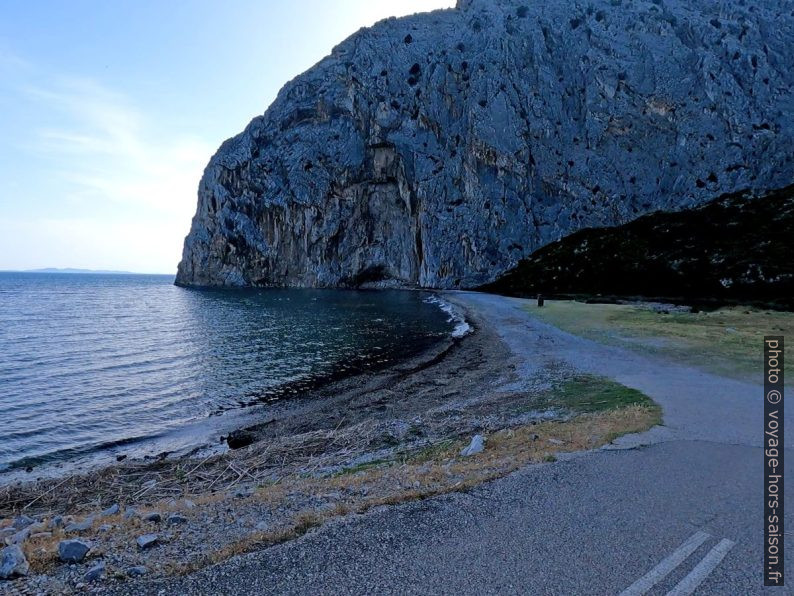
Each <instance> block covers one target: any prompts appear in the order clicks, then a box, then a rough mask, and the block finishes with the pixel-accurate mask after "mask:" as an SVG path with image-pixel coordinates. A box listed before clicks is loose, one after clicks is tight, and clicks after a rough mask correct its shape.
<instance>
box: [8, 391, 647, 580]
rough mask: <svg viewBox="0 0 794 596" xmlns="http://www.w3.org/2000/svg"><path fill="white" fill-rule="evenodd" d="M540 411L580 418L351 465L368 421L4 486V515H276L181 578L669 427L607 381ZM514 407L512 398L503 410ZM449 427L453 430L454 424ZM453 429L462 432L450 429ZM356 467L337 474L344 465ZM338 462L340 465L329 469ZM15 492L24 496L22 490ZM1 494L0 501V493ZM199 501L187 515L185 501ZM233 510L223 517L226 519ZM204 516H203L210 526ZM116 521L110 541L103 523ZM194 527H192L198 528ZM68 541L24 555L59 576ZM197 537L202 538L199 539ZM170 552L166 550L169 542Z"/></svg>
mask: <svg viewBox="0 0 794 596" xmlns="http://www.w3.org/2000/svg"><path fill="white" fill-rule="evenodd" d="M526 399H527V400H528V401H527V404H528V406H529V407H531V408H535V407H537V406H540V407H542V408H546V407H554V408H563V409H565V410H567V411H568V412H570V413H571V415H572V416H573V417H571V418H569V419H567V420H561V421H553V422H552V421H550V422H542V423H538V424H521V425H514V426H510V427H508V428H502V429H501V430H497V431H494V432H490V433H484V435H485V438H486V448H485V450H484V451H483V452H482V453H480V454H477V455H475V456H472V457H462V456H460V450H461V449H462V448H463V447H464V446H465V445H466V444H467V442H468V440H469V436H470V434H469V433H468V432H466V433H465V437H466V438H465V439H464V438H461V437H460V435H454V434H452V435H449V434H447V435H443V438H439V439H437V440H436V441H435V442H432V443H430V444H424V445H423V446H422V447H417V446H416V443H414V444H413V446H412V444H405V445H403V447H402V448H401V449H402V450H400V449H396V450H392V451H391V452H390V453H391V455H387V456H384V457H387V459H381V460H375V461H370V462H368V463H366V464H359V465H353V466H351V465H350V462H351V461H356V457H359V456H361V455H362V454H364V453H371V451H368V450H367V447H368V446H370V445H371V441H372V439H373V436H372V435H373V433H374V432H375V431H373V430H372V429H373V427H372V426H370V425H369V424H368V423H362V424H356V425H352V426H350V427H348V428H337V429H334V430H331V431H322V432H308V433H303V434H302V435H297V436H290V437H283V438H278V439H274V440H273V441H268V442H266V443H260V444H254V445H252V446H250V447H248V448H245V449H241V450H238V451H234V452H229V453H226V454H223V455H216V456H212V457H209V458H205V459H204V460H201V461H198V460H178V461H173V462H169V461H162V462H154V463H149V464H127V465H122V466H116V467H113V468H109V469H105V470H99V471H97V472H95V473H94V474H91V475H88V476H85V477H71V478H66V479H64V480H58V481H54V480H53V481H50V482H49V484H48V483H40V484H38V485H36V484H34V485H23V486H21V487H14V489H15V490H11V489H10V488H8V487H7V488H6V489H4V490H5V491H6V499H5V500H4V501H2V502H1V503H2V504H1V505H0V507H1V508H2V510H3V512H8V511H14V512H17V511H20V510H24V509H25V505H20V504H23V503H24V504H27V505H28V507H27V510H26V511H25V512H26V513H34V512H36V513H38V514H39V516H43V517H44V518H45V521H47V519H46V518H47V515H48V514H46V513H42V510H44V511H47V510H48V508H49V511H58V512H68V513H72V514H74V515H75V516H76V517H77V518H78V519H79V518H80V517H84V516H85V515H86V514H88V513H93V514H96V513H97V512H98V511H101V509H102V508H104V507H105V506H107V505H108V504H109V503H111V502H117V503H119V504H121V505H122V508H121V509H122V511H123V510H124V506H125V505H129V504H135V505H136V507H137V510H138V513H139V514H142V515H145V514H146V513H147V512H149V511H158V512H160V513H161V514H162V515H163V516H166V515H167V513H168V512H170V511H179V512H181V513H182V514H183V515H185V516H187V517H188V518H194V519H195V522H196V523H198V524H201V523H206V520H207V519H208V517H207V516H209V518H213V516H217V515H218V513H219V512H224V511H232V509H231V508H234V511H235V512H236V513H237V514H244V512H246V511H249V512H251V511H257V512H262V511H268V512H278V513H277V514H276V515H274V516H273V517H272V521H271V520H270V519H269V520H268V523H272V526H271V527H270V528H269V529H268V530H266V531H245V532H243V533H233V534H231V535H227V534H225V533H224V532H223V531H215V532H214V534H213V533H212V531H211V530H212V528H208V530H207V537H205V538H206V539H207V540H211V541H212V542H213V544H216V545H217V546H215V547H213V550H212V551H207V552H204V553H202V554H201V555H195V556H193V558H190V556H191V555H189V554H187V553H188V552H190V551H189V550H188V551H185V554H184V556H183V555H179V556H178V557H170V556H168V555H166V554H165V553H166V552H170V551H168V550H162V551H160V553H163V554H161V555H160V556H162V557H163V559H162V571H159V572H158V573H165V574H181V573H188V572H192V571H195V570H197V569H200V568H203V567H205V566H207V565H211V564H214V563H217V562H220V561H223V560H225V559H228V558H229V557H231V556H234V555H236V554H240V553H243V552H248V551H251V550H255V549H258V548H262V547H265V546H269V545H272V544H276V543H280V542H284V541H286V540H291V539H294V538H296V537H298V536H301V535H302V534H304V533H305V532H307V531H309V530H310V529H311V528H314V527H317V526H319V525H322V524H323V523H324V522H325V521H327V520H329V519H332V518H336V517H339V516H342V515H346V514H348V513H351V512H352V513H363V512H365V511H367V510H369V509H371V508H373V507H377V506H382V505H393V504H399V503H405V502H409V501H414V500H417V499H425V498H428V497H433V496H436V495H441V494H445V493H449V492H452V491H461V490H469V489H471V488H473V487H475V486H477V485H479V484H481V483H483V482H487V481H489V480H493V479H496V478H499V477H502V476H505V475H506V474H509V473H510V472H513V471H514V470H516V469H518V468H521V467H523V466H526V465H528V464H533V463H543V462H550V461H554V460H555V459H556V457H555V454H556V453H558V452H571V451H583V450H588V449H594V448H597V447H599V446H601V445H604V444H605V443H608V442H610V441H612V440H614V439H615V438H616V437H617V436H620V435H621V434H624V433H631V432H640V431H643V430H646V429H648V428H650V427H651V426H653V425H655V424H658V423H659V422H660V409H659V408H658V406H656V405H655V404H653V402H651V401H650V400H649V399H648V398H647V397H646V396H644V395H642V394H641V393H639V392H636V391H633V390H631V389H629V388H626V387H623V386H622V385H619V384H617V383H613V382H611V381H609V380H607V379H601V378H598V377H590V376H579V377H575V378H572V379H567V380H566V381H561V382H560V383H559V385H557V386H555V387H554V388H553V389H552V390H550V391H548V392H547V393H544V394H542V395H540V396H538V395H535V396H533V397H531V398H530V397H527V398H526ZM515 405H516V403H515V402H513V401H510V400H507V401H505V402H503V403H500V404H499V408H500V409H511V408H513V407H515ZM449 428H455V427H453V426H450V427H449ZM452 432H458V433H459V432H461V431H460V430H459V429H458V430H453V431H452ZM340 463H346V464H347V465H348V466H349V467H348V468H346V469H343V470H342V472H339V471H338V470H339V467H338V466H339V464H340ZM331 464H332V465H331ZM238 485H245V487H246V489H248V490H251V489H253V492H251V493H250V494H248V495H247V496H244V497H242V498H236V497H235V496H234V495H233V491H230V490H229V489H230V488H231V489H234V487H236V486H238ZM15 491H16V492H15ZM0 498H2V494H0ZM177 498H189V499H190V500H192V501H193V502H194V506H193V508H188V507H186V505H185V504H184V501H182V500H178V499H177ZM221 515H225V513H221ZM202 520H204V521H202ZM102 524H110V525H112V527H113V530H112V536H108V535H106V534H103V533H102V532H101V531H100V530H99V528H98V526H100V525H102ZM151 527H152V526H151V525H150V524H149V523H148V522H145V521H143V520H142V519H141V518H140V517H138V516H133V517H131V518H130V519H125V516H124V515H122V514H117V515H112V516H108V517H99V516H97V517H96V518H95V521H94V524H93V528H92V529H90V530H88V531H86V532H85V533H84V534H83V536H84V537H85V538H87V539H89V540H92V541H95V544H96V545H97V548H95V549H94V551H92V553H93V554H92V556H96V555H98V554H101V552H98V551H99V549H100V548H108V549H114V552H115V550H117V549H133V550H134V549H135V546H134V544H135V538H136V537H137V536H138V535H140V534H142V533H146V532H148V531H151ZM193 527H194V528H195V524H194V526H193ZM169 532H173V533H174V534H175V537H174V539H173V540H174V546H175V547H177V548H176V549H175V550H176V551H180V549H179V548H178V545H179V544H180V537H179V535H180V533H181V532H182V529H181V527H172V528H169ZM64 537H65V534H64V532H63V530H62V529H57V530H55V531H53V533H52V535H51V536H47V537H40V538H36V539H31V540H29V541H28V542H27V543H26V544H25V547H24V548H25V551H26V554H27V556H28V560H29V562H30V563H31V566H32V568H33V569H34V570H35V571H36V572H46V571H48V570H53V569H54V568H55V567H56V566H57V565H58V562H57V555H56V553H57V544H58V542H59V541H60V540H62V539H63V538H64ZM194 539H195V537H194ZM164 548H167V547H164Z"/></svg>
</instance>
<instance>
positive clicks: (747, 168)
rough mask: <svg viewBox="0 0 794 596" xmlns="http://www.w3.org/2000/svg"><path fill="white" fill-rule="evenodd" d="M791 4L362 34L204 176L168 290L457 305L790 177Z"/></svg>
mask: <svg viewBox="0 0 794 596" xmlns="http://www.w3.org/2000/svg"><path fill="white" fill-rule="evenodd" d="M793 83H794V2H791V1H789V0H752V1H750V0H747V1H745V0H652V1H649V2H645V1H642V0H587V1H584V2H582V1H577V0H565V1H562V0H560V1H557V0H553V1H552V0H548V1H543V2H539V1H534V0H516V1H507V0H505V1H497V0H491V1H485V0H468V1H461V2H459V4H458V7H457V8H455V9H451V10H442V11H436V12H432V13H427V14H418V15H414V16H411V17H406V18H401V19H387V20H385V21H381V22H379V23H377V24H376V25H375V26H373V27H371V28H368V29H362V30H361V31H359V32H358V33H356V34H354V35H353V36H351V37H350V38H348V39H347V40H345V41H344V42H342V43H341V44H340V45H338V46H337V47H336V48H334V50H333V51H332V53H331V55H330V56H328V57H327V58H325V59H324V60H322V61H321V62H319V63H318V64H317V65H315V66H314V67H313V68H311V69H310V70H308V71H307V72H305V73H303V74H302V75H300V76H298V77H297V78H295V79H294V80H292V81H291V82H289V83H288V84H287V85H285V87H284V88H283V89H282V90H281V92H280V93H279V95H278V97H277V99H276V100H275V102H274V103H273V104H272V105H271V106H270V108H269V109H268V110H267V111H266V112H265V113H264V115H262V116H259V117H257V118H255V119H254V120H253V121H252V122H251V123H250V124H249V125H248V127H247V128H246V129H245V130H244V131H243V132H242V133H240V134H239V135H237V136H236V137H234V138H232V139H230V140H228V141H226V142H225V143H224V144H223V145H222V146H221V148H220V149H219V150H218V152H217V153H216V155H215V156H214V157H213V158H212V160H211V161H210V163H209V165H208V166H207V168H206V171H205V173H204V177H203V178H202V180H201V183H200V187H199V200H198V209H197V212H196V215H195V217H194V219H193V223H192V227H191V230H190V234H189V235H188V237H187V238H186V240H185V247H184V254H183V259H182V262H181V263H180V265H179V271H178V275H177V283H179V284H187V285H232V286H237V285H254V286H271V285H277V286H336V285H361V284H371V285H373V284H374V285H404V286H424V287H442V288H450V287H472V286H476V285H480V284H483V283H486V282H489V281H491V280H493V279H495V278H496V277H497V276H498V275H499V274H500V273H502V272H504V271H505V270H507V269H509V268H511V267H513V266H514V265H515V264H516V263H517V262H518V261H519V260H520V259H521V258H522V257H525V256H526V255H528V254H530V253H531V252H533V251H534V250H536V249H537V248H539V247H541V246H543V245H545V244H548V243H549V242H552V241H555V240H557V239H559V238H561V237H563V236H565V235H567V234H570V233H572V232H574V231H576V230H579V229H581V228H585V227H593V226H604V225H615V224H621V223H625V222H627V221H629V220H632V219H634V218H636V217H638V216H640V215H642V214H644V213H647V212H649V211H654V210H660V209H661V210H676V209H682V208H688V207H692V206H695V205H698V204H701V203H703V202H704V201H706V200H708V199H709V198H711V197H714V196H715V195H718V194H721V193H724V192H730V191H734V190H738V189H743V188H750V189H765V188H776V187H782V186H785V185H786V184H789V183H791V182H792V181H794V163H793V162H792V155H794V151H792V147H794V116H793V115H794V94H793V93H792V84H793Z"/></svg>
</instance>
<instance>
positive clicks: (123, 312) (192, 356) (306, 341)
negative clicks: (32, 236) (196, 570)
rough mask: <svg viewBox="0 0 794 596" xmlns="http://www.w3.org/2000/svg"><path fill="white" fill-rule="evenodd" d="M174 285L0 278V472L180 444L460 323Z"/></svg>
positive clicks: (392, 309)
mask: <svg viewBox="0 0 794 596" xmlns="http://www.w3.org/2000/svg"><path fill="white" fill-rule="evenodd" d="M172 282H173V278H172V277H171V276H157V275H99V274H43V273H42V274H39V273H0V417H1V418H2V427H1V430H0V472H10V471H13V470H15V469H20V468H26V467H28V466H38V465H40V464H43V463H52V462H66V463H68V462H70V461H76V460H79V459H81V458H85V457H86V456H89V455H91V454H96V453H98V452H122V451H123V452H124V453H125V454H126V453H128V452H129V448H130V446H134V445H135V444H137V443H141V442H146V441H151V440H152V439H154V438H156V437H163V436H168V435H173V436H178V437H179V439H178V440H175V441H173V442H172V443H173V444H179V445H180V446H187V445H189V444H190V442H191V441H190V437H189V435H190V433H191V432H192V431H191V429H192V428H194V427H196V426H197V425H199V424H202V421H206V420H207V418H208V417H213V416H216V415H220V418H221V419H225V418H227V417H228V418H233V417H234V413H235V412H239V410H240V409H241V408H242V407H244V406H248V405H262V404H265V406H264V407H267V406H266V404H267V403H269V402H272V401H276V400H281V399H284V398H289V397H291V396H293V395H299V394H301V393H303V392H304V391H305V390H306V389H307V388H310V387H313V386H315V385H317V384H319V383H321V382H323V381H326V380H330V379H333V378H338V377H340V376H343V375H346V374H351V373H355V372H358V371H361V370H369V369H374V368H382V367H385V366H389V365H391V364H395V363H397V362H399V361H401V360H403V359H405V358H407V357H410V356H412V355H414V354H417V353H419V352H420V351H422V350H425V349H427V348H430V347H432V346H433V345H434V344H436V343H437V342H439V341H441V340H443V339H444V338H445V337H448V336H449V335H450V334H451V333H455V334H459V333H460V329H461V325H462V323H461V321H459V320H457V321H456V320H454V317H453V316H451V315H450V313H449V312H447V311H448V305H446V304H445V303H439V302H438V300H437V299H436V298H435V297H433V296H432V295H430V294H428V293H424V292H408V291H360V292H357V291H340V290H196V289H186V288H179V287H176V286H174V285H173V283H172ZM445 309H446V310H445ZM456 330H457V331H456ZM227 426H228V424H227Z"/></svg>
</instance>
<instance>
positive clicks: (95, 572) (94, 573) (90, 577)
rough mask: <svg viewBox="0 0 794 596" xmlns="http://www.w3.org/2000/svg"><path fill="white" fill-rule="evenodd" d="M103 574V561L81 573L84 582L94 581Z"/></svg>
mask: <svg viewBox="0 0 794 596" xmlns="http://www.w3.org/2000/svg"><path fill="white" fill-rule="evenodd" d="M104 575H105V564H104V563H97V564H96V565H94V566H93V567H91V569H89V570H88V571H86V572H85V574H84V575H83V581H85V582H89V583H90V582H95V581H97V580H98V579H101V578H102V577H103V576H104Z"/></svg>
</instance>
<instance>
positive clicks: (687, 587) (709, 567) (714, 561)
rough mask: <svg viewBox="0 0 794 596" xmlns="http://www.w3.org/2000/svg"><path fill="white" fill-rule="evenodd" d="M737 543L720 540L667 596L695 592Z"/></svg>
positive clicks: (678, 595)
mask: <svg viewBox="0 0 794 596" xmlns="http://www.w3.org/2000/svg"><path fill="white" fill-rule="evenodd" d="M734 544H735V543H734V542H733V541H731V540H728V539H727V538H725V539H723V540H720V541H719V543H718V544H717V546H715V547H714V548H712V549H711V550H710V551H709V553H708V554H707V555H706V556H705V557H703V560H702V561H701V562H700V563H698V564H697V566H696V567H695V568H694V569H693V570H692V571H690V572H689V575H687V576H686V577H685V578H684V579H682V580H681V581H680V582H678V585H677V586H676V587H675V588H673V589H672V590H670V591H669V592H668V593H667V596H687V595H688V594H691V593H692V592H694V591H695V590H696V589H697V587H698V586H699V585H700V584H701V583H702V582H703V580H704V579H706V577H708V575H709V573H711V572H712V571H714V569H715V568H716V567H717V565H719V564H720V561H722V559H724V558H725V555H727V554H728V551H729V550H731V549H732V548H733V545H734Z"/></svg>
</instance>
